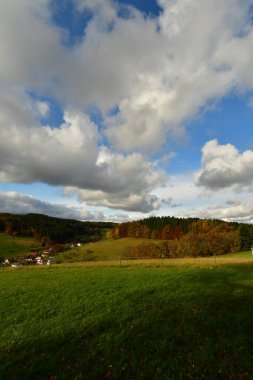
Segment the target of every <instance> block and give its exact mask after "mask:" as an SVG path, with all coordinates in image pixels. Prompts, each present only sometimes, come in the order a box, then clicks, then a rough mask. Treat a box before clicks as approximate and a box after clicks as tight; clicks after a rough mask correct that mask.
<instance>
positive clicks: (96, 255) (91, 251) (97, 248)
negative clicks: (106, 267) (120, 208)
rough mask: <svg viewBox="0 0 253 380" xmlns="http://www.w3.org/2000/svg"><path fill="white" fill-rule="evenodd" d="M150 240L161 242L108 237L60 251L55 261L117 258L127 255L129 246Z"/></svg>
mask: <svg viewBox="0 0 253 380" xmlns="http://www.w3.org/2000/svg"><path fill="white" fill-rule="evenodd" d="M150 242H151V243H156V244H161V241H160V240H155V239H154V240H153V239H141V238H123V239H116V240H112V239H108V240H101V241H98V242H96V243H87V244H83V245H82V246H81V247H76V248H74V249H70V250H68V251H66V252H62V253H61V254H60V255H58V256H57V262H58V263H61V262H72V263H74V262H82V261H98V260H99V261H100V260H102V261H103V260H119V259H120V258H122V257H123V256H124V255H125V254H126V255H127V251H128V248H129V247H130V246H134V245H139V244H141V243H150Z"/></svg>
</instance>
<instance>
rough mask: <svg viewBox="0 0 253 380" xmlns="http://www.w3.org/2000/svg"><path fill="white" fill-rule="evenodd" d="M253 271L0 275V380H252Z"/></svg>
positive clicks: (231, 264)
mask: <svg viewBox="0 0 253 380" xmlns="http://www.w3.org/2000/svg"><path fill="white" fill-rule="evenodd" d="M120 264H121V266H120ZM252 271H253V260H252V257H250V256H249V255H248V256H247V257H242V258H240V257H239V256H237V257H236V258H233V257H228V258H227V259H226V258H217V259H214V258H208V259H199V260H198V259H181V260H177V261H176V260H174V261H173V260H153V261H152V260H145V261H142V262H141V261H137V260H134V261H129V262H128V261H126V262H124V263H123V264H122V263H119V261H118V260H117V261H108V262H106V263H102V262H94V263H93V262H88V263H79V264H77V263H76V264H62V265H61V264H60V265H53V266H52V267H51V268H48V267H47V268H45V267H43V268H41V267H39V268H38V267H30V268H29V267H28V268H20V269H15V268H3V269H0V316H1V331H0V355H1V362H0V378H1V379H12V380H15V379H45V380H46V379H51V380H53V379H54V380H56V379H57V380H58V379H63V380H64V379H87V380H88V379H89V380H90V379H122V380H123V379H129V380H130V379H134V380H135V379H148V380H151V379H159V380H160V379H166V380H167V379H175V380H178V379H231V380H234V379H252V378H253V361H252V358H253V345H252V340H253V319H252V315H253V276H252Z"/></svg>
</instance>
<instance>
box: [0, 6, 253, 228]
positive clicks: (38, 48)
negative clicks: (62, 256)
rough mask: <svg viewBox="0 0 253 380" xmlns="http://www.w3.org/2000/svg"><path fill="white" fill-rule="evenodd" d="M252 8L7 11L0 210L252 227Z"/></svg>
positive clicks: (0, 66)
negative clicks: (225, 222)
mask: <svg viewBox="0 0 253 380" xmlns="http://www.w3.org/2000/svg"><path fill="white" fill-rule="evenodd" d="M252 7H253V1H252V0H245V1H244V2H243V3H242V2H241V1H240V0H224V1H223V2H222V3H221V2H220V1H219V0H202V1H199V0H191V1H188V0H175V1H173V2H172V1H170V0H157V1H154V0H146V1H141V0H131V1H130V0H64V1H58V0H39V1H36V2H34V1H32V0H20V1H19V2H18V3H17V4H15V6H13V4H11V3H10V2H9V1H8V0H4V1H3V4H2V12H1V15H0V25H1V28H2V33H1V36H0V40H1V41H0V54H1V57H2V59H1V62H0V86H1V87H0V88H1V91H0V115H1V117H0V129H1V140H0V210H1V211H2V212H17V213H26V212H44V213H47V214H49V215H55V216H60V217H70V218H76V219H81V220H87V219H88V220H113V221H123V220H129V219H130V220H131V219H138V218H142V217H147V216H149V215H175V216H179V217H188V216H196V217H201V218H202V217H203V218H205V217H208V218H221V219H225V220H237V221H242V222H249V223H252V222H253V218H252V211H253V200H252V197H251V194H252V189H253V134H252V121H253V74H252V60H253V25H252V9H253V8H252Z"/></svg>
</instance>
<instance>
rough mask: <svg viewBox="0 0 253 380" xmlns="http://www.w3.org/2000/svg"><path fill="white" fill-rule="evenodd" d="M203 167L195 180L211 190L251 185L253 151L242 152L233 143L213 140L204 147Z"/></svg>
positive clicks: (199, 184)
mask: <svg viewBox="0 0 253 380" xmlns="http://www.w3.org/2000/svg"><path fill="white" fill-rule="evenodd" d="M201 163H202V168H201V170H200V171H199V172H198V173H197V174H196V179H195V182H196V184H197V185H198V186H203V187H205V188H207V189H210V190H217V189H222V188H226V187H229V186H232V185H249V184H251V183H252V178H253V152H252V151H251V150H247V151H245V152H243V153H240V152H239V151H238V150H237V149H236V147H235V146H233V145H232V144H225V145H220V144H219V143H218V141H217V140H211V141H209V142H208V143H206V144H205V145H204V147H203V148H202V159H201Z"/></svg>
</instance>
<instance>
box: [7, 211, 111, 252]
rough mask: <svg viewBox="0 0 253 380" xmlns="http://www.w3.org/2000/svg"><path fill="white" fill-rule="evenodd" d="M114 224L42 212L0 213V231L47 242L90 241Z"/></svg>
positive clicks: (100, 235)
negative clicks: (49, 214)
mask: <svg viewBox="0 0 253 380" xmlns="http://www.w3.org/2000/svg"><path fill="white" fill-rule="evenodd" d="M114 226H115V224H113V223H107V222H82V221H78V220H72V219H61V218H54V217H50V216H47V215H43V214H25V215H14V214H0V232H4V233H6V234H9V235H15V236H16V235H17V236H18V235H21V236H33V237H36V238H37V239H41V240H43V242H44V245H45V244H47V243H48V242H49V243H67V242H73V241H77V240H78V241H82V242H90V241H97V240H99V239H101V238H102V237H103V236H104V235H105V233H106V231H108V230H109V229H111V228H113V227H114Z"/></svg>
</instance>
